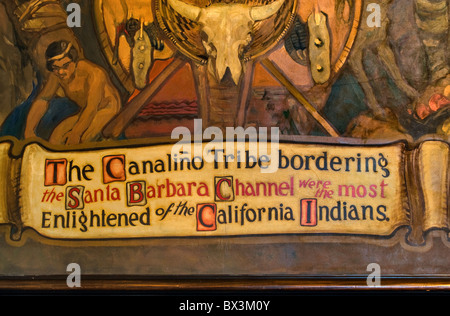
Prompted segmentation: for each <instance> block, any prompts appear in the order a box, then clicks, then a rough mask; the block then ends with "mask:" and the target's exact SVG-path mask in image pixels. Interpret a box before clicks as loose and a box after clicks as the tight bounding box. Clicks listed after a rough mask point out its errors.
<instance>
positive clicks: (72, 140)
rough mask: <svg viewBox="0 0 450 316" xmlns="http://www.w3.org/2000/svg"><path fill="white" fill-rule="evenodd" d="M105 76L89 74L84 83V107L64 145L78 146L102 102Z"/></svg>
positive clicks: (95, 73) (98, 73) (97, 73)
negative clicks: (85, 98)
mask: <svg viewBox="0 0 450 316" xmlns="http://www.w3.org/2000/svg"><path fill="white" fill-rule="evenodd" d="M105 82H106V75H104V74H103V73H102V72H93V73H90V75H89V77H88V81H87V83H86V96H87V103H86V107H85V108H84V109H82V110H81V113H80V116H79V119H78V121H77V122H76V123H75V125H74V126H73V128H72V130H71V131H70V132H69V133H68V134H67V141H66V144H68V145H70V144H79V143H80V142H81V137H82V136H83V134H84V132H86V130H87V129H88V128H89V126H90V125H91V124H96V122H93V119H94V117H95V115H96V114H97V111H98V107H99V105H100V102H101V101H102V97H103V91H104V89H105V86H104V85H105Z"/></svg>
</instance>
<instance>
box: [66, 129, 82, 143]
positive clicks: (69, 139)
mask: <svg viewBox="0 0 450 316" xmlns="http://www.w3.org/2000/svg"><path fill="white" fill-rule="evenodd" d="M63 140H64V143H65V144H66V145H77V144H79V143H81V134H80V133H77V132H74V131H73V130H71V131H68V132H67V133H66V134H65V135H64V137H63Z"/></svg>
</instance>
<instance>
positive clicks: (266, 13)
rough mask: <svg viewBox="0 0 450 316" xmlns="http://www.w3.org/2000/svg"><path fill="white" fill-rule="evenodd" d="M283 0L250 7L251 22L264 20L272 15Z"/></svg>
mask: <svg viewBox="0 0 450 316" xmlns="http://www.w3.org/2000/svg"><path fill="white" fill-rule="evenodd" d="M283 3H284V0H275V1H274V2H272V3H270V4H266V5H262V6H257V7H252V8H251V9H250V16H251V18H252V19H253V21H261V20H265V19H267V18H268V17H270V16H272V15H274V14H275V13H276V12H277V11H278V10H279V9H280V8H281V6H282V4H283Z"/></svg>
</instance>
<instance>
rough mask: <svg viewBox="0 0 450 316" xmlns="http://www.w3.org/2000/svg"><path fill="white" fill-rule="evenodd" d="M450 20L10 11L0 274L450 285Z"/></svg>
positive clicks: (96, 5)
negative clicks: (383, 279) (416, 280)
mask: <svg viewBox="0 0 450 316" xmlns="http://www.w3.org/2000/svg"><path fill="white" fill-rule="evenodd" d="M448 15H449V2H448V0H414V1H409V0H373V1H372V0H334V1H328V0H327V1H326V0H217V1H216V0H151V1H148V0H135V1H132V0H93V1H89V2H84V3H81V1H78V2H69V1H64V0H63V1H43V0H30V1H19V0H3V1H1V2H0V16H1V19H0V21H1V23H0V26H1V28H0V32H1V36H2V37H3V39H4V40H3V41H1V43H0V62H1V64H0V66H1V67H0V72H1V76H0V78H1V79H0V84H1V89H0V93H1V96H2V98H1V99H2V107H1V108H0V120H1V122H0V123H1V127H0V134H1V137H2V138H1V142H0V148H1V153H0V155H1V158H0V160H1V161H2V163H1V165H0V173H1V174H2V176H1V177H0V181H1V182H2V184H1V185H0V203H1V207H0V224H1V226H0V228H1V229H2V232H3V238H2V241H0V253H1V254H2V255H1V256H2V258H5V260H1V261H0V275H1V276H6V277H11V276H16V275H64V274H65V271H66V270H65V268H66V266H67V264H69V263H71V262H76V263H78V264H80V265H81V266H82V267H83V271H84V273H86V274H88V275H92V276H98V275H105V274H106V275H113V276H130V275H131V276H138V277H139V276H140V277H144V276H145V277H149V276H150V277H151V276H158V277H161V276H162V277H172V278H173V277H176V276H180V275H181V276H187V275H188V276H197V277H200V276H219V277H229V276H240V275H246V276H248V275H250V276H266V277H273V276H283V277H285V276H288V277H289V276H290V277H308V276H314V277H317V278H318V279H320V278H326V277H330V276H336V275H337V276H340V275H341V276H349V275H351V276H363V277H364V276H365V275H367V270H366V268H367V267H368V265H370V264H372V263H376V264H378V265H379V266H381V268H382V271H383V273H386V274H385V275H389V276H399V275H402V276H405V275H407V276H413V277H414V276H418V275H429V276H435V275H440V276H442V275H448V272H449V271H448V269H447V268H446V264H445V263H446V262H448V260H447V259H448V257H449V245H450V243H449V236H448V233H449V229H450V226H449V225H450V223H449V208H448V205H449V192H450V191H449V176H450V174H449V172H448V169H449V168H448V166H449V155H450V148H449V135H450V114H449V113H450V112H449V111H450V74H449V59H448V57H449V56H448V41H449V23H448ZM37 256H39V258H40V259H39V260H40V261H41V264H39V265H37V266H36V265H33V262H34V263H35V262H36V260H35V258H36V257H37ZM33 258H34V259H33ZM19 262H20V264H19ZM418 262H420V263H421V264H422V265H419V264H418Z"/></svg>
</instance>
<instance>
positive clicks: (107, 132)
mask: <svg viewBox="0 0 450 316" xmlns="http://www.w3.org/2000/svg"><path fill="white" fill-rule="evenodd" d="M185 64H186V61H185V60H184V59H182V58H181V57H175V58H174V59H173V61H172V62H171V63H170V64H169V65H168V66H167V67H166V68H164V70H163V71H162V72H161V73H160V74H159V75H158V76H157V77H156V78H155V79H154V80H153V81H152V82H151V83H150V84H149V85H148V86H147V87H145V88H144V89H143V90H142V91H141V93H139V94H138V95H137V96H136V97H134V98H133V99H132V100H131V101H130V102H129V103H128V104H126V105H125V106H124V107H123V108H122V109H121V111H120V112H119V113H118V114H117V115H116V116H115V117H114V118H113V119H112V120H111V121H110V122H109V123H108V124H107V125H106V127H105V128H104V129H103V137H105V138H117V137H118V136H119V135H120V134H121V133H122V132H123V131H124V130H125V128H126V127H127V126H128V124H129V123H130V122H131V121H132V120H133V119H134V118H135V117H136V116H137V115H138V113H139V111H140V110H142V108H143V107H144V106H145V105H146V104H147V103H148V102H149V101H150V100H151V99H152V98H153V97H154V96H155V94H156V93H157V92H158V91H159V90H160V89H161V87H162V86H163V85H164V83H166V82H167V80H169V78H170V77H171V76H172V75H173V74H175V73H176V72H177V71H178V70H179V69H180V68H181V67H183V66H184V65H185Z"/></svg>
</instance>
